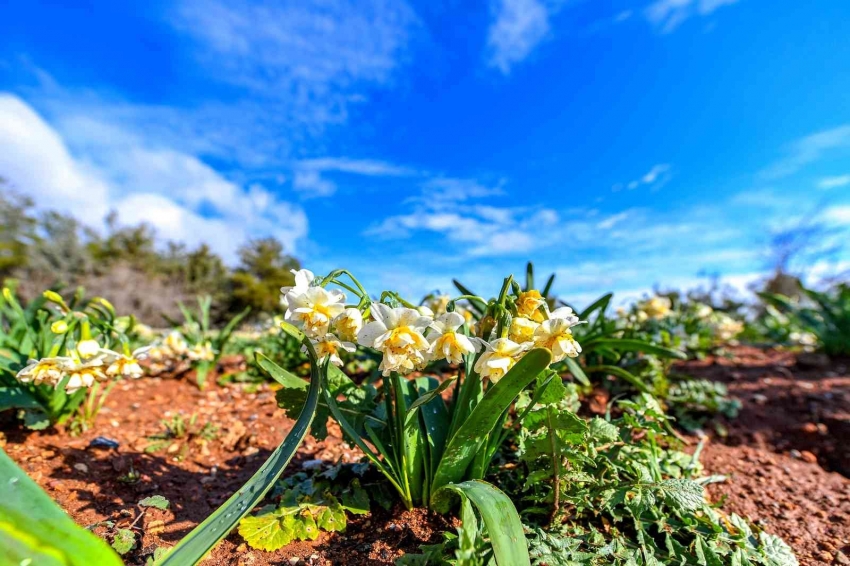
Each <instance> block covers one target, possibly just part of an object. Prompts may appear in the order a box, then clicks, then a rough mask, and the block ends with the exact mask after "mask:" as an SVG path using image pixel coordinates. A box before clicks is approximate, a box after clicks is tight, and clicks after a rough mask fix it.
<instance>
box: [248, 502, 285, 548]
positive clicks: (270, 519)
mask: <svg viewBox="0 0 850 566" xmlns="http://www.w3.org/2000/svg"><path fill="white" fill-rule="evenodd" d="M294 531H295V517H293V516H292V515H290V514H285V513H280V512H279V511H277V510H275V509H274V507H273V506H272V505H269V506H268V509H264V510H263V511H260V512H259V513H258V514H257V515H254V516H248V517H245V518H244V519H242V521H240V522H239V534H240V536H242V538H244V539H245V542H247V543H248V545H249V546H250V547H251V548H256V549H258V550H265V551H267V552H273V551H275V550H278V549H279V548H283V547H284V546H286V545H287V544H289V543H290V542H292V540H293V534H294Z"/></svg>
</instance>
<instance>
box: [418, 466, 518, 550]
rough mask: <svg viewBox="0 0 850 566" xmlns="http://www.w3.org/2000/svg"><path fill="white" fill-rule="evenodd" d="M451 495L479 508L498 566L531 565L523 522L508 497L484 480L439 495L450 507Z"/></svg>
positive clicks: (449, 488)
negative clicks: (457, 495) (455, 495)
mask: <svg viewBox="0 0 850 566" xmlns="http://www.w3.org/2000/svg"><path fill="white" fill-rule="evenodd" d="M450 493H456V494H459V495H460V496H461V497H464V498H466V499H468V500H469V501H471V502H472V504H473V505H475V508H476V509H477V510H478V513H479V514H480V515H481V519H482V520H483V521H484V526H485V527H486V528H487V533H488V534H489V535H490V544H491V545H492V546H493V558H494V559H495V560H496V564H498V566H530V564H531V559H530V558H529V556H528V544H527V543H526V541H525V534H524V533H523V531H522V522H521V521H520V518H519V514H518V513H517V511H516V508H515V507H514V504H513V503H512V502H511V500H510V499H508V496H507V495H505V494H504V493H503V492H502V491H499V490H498V489H496V487H494V486H493V485H491V484H489V483H487V482H485V481H481V480H471V481H465V482H463V483H453V484H449V485H446V486H445V487H443V488H442V490H441V491H440V492H438V493H436V494H435V495H436V497H437V499H438V500H440V501H446V503H445V504H444V505H445V506H448V505H450V502H451V499H450V498H449V497H447V496H448V495H449V494H450Z"/></svg>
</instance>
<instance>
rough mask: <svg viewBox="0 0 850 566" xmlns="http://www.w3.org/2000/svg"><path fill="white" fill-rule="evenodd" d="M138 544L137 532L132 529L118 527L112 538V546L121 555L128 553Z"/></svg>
mask: <svg viewBox="0 0 850 566" xmlns="http://www.w3.org/2000/svg"><path fill="white" fill-rule="evenodd" d="M135 546H136V533H134V532H133V531H131V530H130V529H118V531H117V532H116V533H115V536H114V537H113V538H112V548H114V549H115V552H117V553H118V554H120V555H121V556H123V555H125V554H127V553H128V552H130V551H131V550H133V548H134V547H135Z"/></svg>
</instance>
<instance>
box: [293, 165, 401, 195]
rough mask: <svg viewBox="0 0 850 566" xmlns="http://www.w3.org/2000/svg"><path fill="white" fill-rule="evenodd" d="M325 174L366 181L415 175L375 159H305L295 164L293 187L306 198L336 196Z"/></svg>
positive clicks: (334, 188)
mask: <svg viewBox="0 0 850 566" xmlns="http://www.w3.org/2000/svg"><path fill="white" fill-rule="evenodd" d="M325 172H338V173H348V174H353V175H363V176H367V177H405V176H411V175H416V174H418V172H417V171H416V170H415V169H411V168H409V167H402V166H399V165H394V164H392V163H387V162H386V161H379V160H375V159H352V158H349V157H320V158H316V159H305V160H302V161H299V162H297V163H296V164H295V179H294V180H293V187H294V188H295V190H296V191H298V192H300V193H302V194H303V196H304V197H306V198H313V197H326V196H330V195H332V194H334V193H335V192H336V189H337V185H336V183H335V182H334V181H332V180H330V179H328V178H326V177H325V176H323V175H322V174H323V173H325Z"/></svg>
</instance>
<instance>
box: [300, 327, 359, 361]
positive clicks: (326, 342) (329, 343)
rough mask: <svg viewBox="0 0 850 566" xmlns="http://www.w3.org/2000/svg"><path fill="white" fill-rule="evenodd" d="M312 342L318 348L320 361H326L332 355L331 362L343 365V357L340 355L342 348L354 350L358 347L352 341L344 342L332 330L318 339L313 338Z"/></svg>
mask: <svg viewBox="0 0 850 566" xmlns="http://www.w3.org/2000/svg"><path fill="white" fill-rule="evenodd" d="M311 342H312V343H313V347H314V348H316V355H317V356H318V358H319V361H324V360H325V358H327V357H330V359H331V363H332V364H334V365H335V366H342V358H340V356H339V353H340V351H341V350H345V351H346V352H353V351H354V350H356V349H357V346H355V345H354V344H352V343H351V342H342V341H340V340H339V339H338V338H337V337H336V336H334V335H333V334H331V333H330V332H328V333H327V334H325V335H324V336H322V337H320V338H319V339H317V340H311Z"/></svg>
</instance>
